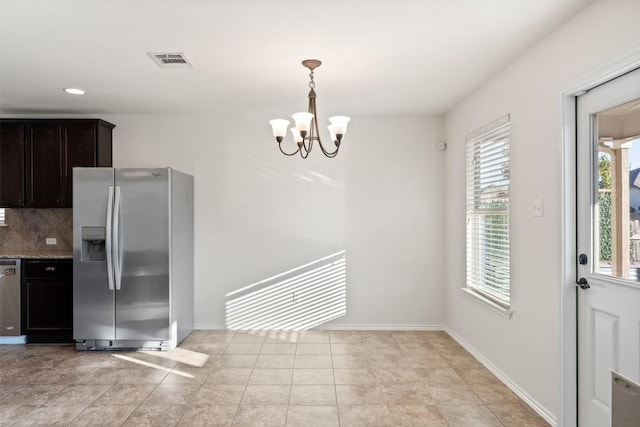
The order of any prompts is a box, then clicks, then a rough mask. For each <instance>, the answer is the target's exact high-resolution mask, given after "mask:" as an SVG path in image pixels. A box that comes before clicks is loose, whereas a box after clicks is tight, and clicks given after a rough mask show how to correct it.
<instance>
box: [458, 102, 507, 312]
mask: <svg viewBox="0 0 640 427" xmlns="http://www.w3.org/2000/svg"><path fill="white" fill-rule="evenodd" d="M509 140H510V118H509V115H506V116H504V117H501V118H500V119H498V120H496V121H495V122H493V123H490V124H488V125H486V126H484V127H482V128H480V129H478V130H476V131H475V132H472V133H470V134H469V135H467V182H466V187H467V266H466V267H467V288H468V289H470V290H472V291H474V292H477V293H479V294H480V295H482V296H483V297H485V298H488V299H490V300H491V301H493V302H495V303H497V304H499V305H500V306H502V307H504V308H509V305H510V266H509Z"/></svg>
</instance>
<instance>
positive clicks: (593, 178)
mask: <svg viewBox="0 0 640 427" xmlns="http://www.w3.org/2000/svg"><path fill="white" fill-rule="evenodd" d="M577 115H578V117H577V121H578V128H577V138H578V142H577V156H578V162H577V174H578V176H577V187H578V188H577V207H576V208H577V209H576V212H577V221H578V229H577V235H578V242H577V250H578V254H581V255H580V256H579V259H578V269H577V270H578V271H577V277H578V278H579V279H580V280H579V281H582V282H583V285H582V286H581V288H582V289H579V290H578V351H577V352H578V419H579V425H580V426H594V427H595V426H597V427H606V426H610V425H611V406H612V405H611V372H612V371H615V372H618V373H620V374H622V375H623V376H624V377H626V378H627V379H629V380H631V381H634V382H636V383H638V382H640V70H635V71H633V72H631V73H628V74H626V75H624V76H622V77H619V78H617V79H615V80H612V81H610V82H608V83H606V84H604V85H601V86H598V87H596V88H594V89H592V90H590V91H589V92H587V93H586V94H584V95H582V96H580V97H578V105H577ZM638 422H639V423H640V421H638ZM638 425H640V424H638Z"/></svg>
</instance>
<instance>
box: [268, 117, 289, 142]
mask: <svg viewBox="0 0 640 427" xmlns="http://www.w3.org/2000/svg"><path fill="white" fill-rule="evenodd" d="M269 124H270V125H271V130H272V131H273V136H274V137H275V138H276V140H277V141H278V142H282V139H283V138H284V137H285V135H286V134H287V128H288V127H289V120H284V119H273V120H270V121H269Z"/></svg>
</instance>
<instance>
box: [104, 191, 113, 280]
mask: <svg viewBox="0 0 640 427" xmlns="http://www.w3.org/2000/svg"><path fill="white" fill-rule="evenodd" d="M112 221H113V187H109V196H108V198H107V235H106V242H105V244H106V250H107V280H108V282H109V290H110V291H112V290H113V288H114V285H113V256H112V253H111V246H112V240H113V235H112V234H111V231H112V227H111V225H112Z"/></svg>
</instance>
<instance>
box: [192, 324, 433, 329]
mask: <svg viewBox="0 0 640 427" xmlns="http://www.w3.org/2000/svg"><path fill="white" fill-rule="evenodd" d="M193 329H203V330H226V329H227V327H226V326H223V327H220V325H213V324H209V323H196V324H195V325H194V326H193ZM445 329H446V326H444V325H404V324H399V325H396V324H390V325H371V324H366V325H357V324H354V325H343V324H336V325H322V326H320V327H317V328H312V330H314V331H348V330H350V331H444V330H445Z"/></svg>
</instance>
